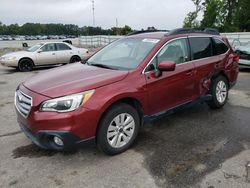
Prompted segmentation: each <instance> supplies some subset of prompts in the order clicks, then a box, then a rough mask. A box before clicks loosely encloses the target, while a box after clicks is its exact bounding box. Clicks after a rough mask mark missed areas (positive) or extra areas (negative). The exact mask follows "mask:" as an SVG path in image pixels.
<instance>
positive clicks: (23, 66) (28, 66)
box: [18, 59, 34, 72]
mask: <svg viewBox="0 0 250 188" xmlns="http://www.w3.org/2000/svg"><path fill="white" fill-rule="evenodd" d="M33 65H34V64H33V62H32V61H31V60H30V59H22V60H20V62H19V63H18V69H19V70H20V71H21V72H29V71H32V70H33Z"/></svg>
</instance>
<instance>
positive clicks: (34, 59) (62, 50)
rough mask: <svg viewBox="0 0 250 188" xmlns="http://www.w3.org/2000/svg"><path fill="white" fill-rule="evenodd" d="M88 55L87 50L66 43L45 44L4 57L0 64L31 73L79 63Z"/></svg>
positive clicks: (0, 58) (0, 59) (1, 58)
mask: <svg viewBox="0 0 250 188" xmlns="http://www.w3.org/2000/svg"><path fill="white" fill-rule="evenodd" d="M87 54H88V50H87V49H84V48H76V47H74V46H72V45H70V44H68V43H66V42H43V43H39V44H36V45H34V46H32V47H30V48H28V49H27V50H26V51H19V52H13V53H8V54H6V55H3V56H2V57H0V64H1V65H3V66H7V67H15V68H18V69H19V70H20V71H22V72H26V71H31V70H32V69H33V68H34V67H36V66H45V65H46V66H47V65H55V64H68V63H75V62H79V61H81V59H82V58H84V57H86V56H87Z"/></svg>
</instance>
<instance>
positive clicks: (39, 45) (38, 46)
mask: <svg viewBox="0 0 250 188" xmlns="http://www.w3.org/2000/svg"><path fill="white" fill-rule="evenodd" d="M42 45H43V44H42V43H40V44H36V45H34V46H31V47H30V48H28V49H27V51H28V52H35V51H36V50H38V49H39V48H40V47H41V46H42Z"/></svg>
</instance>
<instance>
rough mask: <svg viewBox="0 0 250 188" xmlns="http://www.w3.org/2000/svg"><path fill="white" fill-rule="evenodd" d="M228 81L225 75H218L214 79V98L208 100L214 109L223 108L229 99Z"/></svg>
mask: <svg viewBox="0 0 250 188" xmlns="http://www.w3.org/2000/svg"><path fill="white" fill-rule="evenodd" d="M228 90H229V87H228V81H227V79H226V78H225V77H224V76H218V77H216V78H215V79H214V80H213V81H212V86H211V91H210V94H211V95H212V99H211V100H210V101H208V102H207V103H208V105H209V106H210V108H212V109H219V108H222V107H223V106H224V105H225V104H226V102H227V99H228Z"/></svg>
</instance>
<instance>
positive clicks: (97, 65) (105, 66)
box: [88, 63, 115, 70]
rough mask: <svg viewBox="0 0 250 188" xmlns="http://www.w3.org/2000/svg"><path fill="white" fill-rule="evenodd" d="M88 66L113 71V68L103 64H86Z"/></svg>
mask: <svg viewBox="0 0 250 188" xmlns="http://www.w3.org/2000/svg"><path fill="white" fill-rule="evenodd" d="M88 65H92V66H96V67H101V68H105V69H112V70H115V68H113V67H110V66H108V65H104V64H100V63H91V64H90V63H88Z"/></svg>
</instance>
